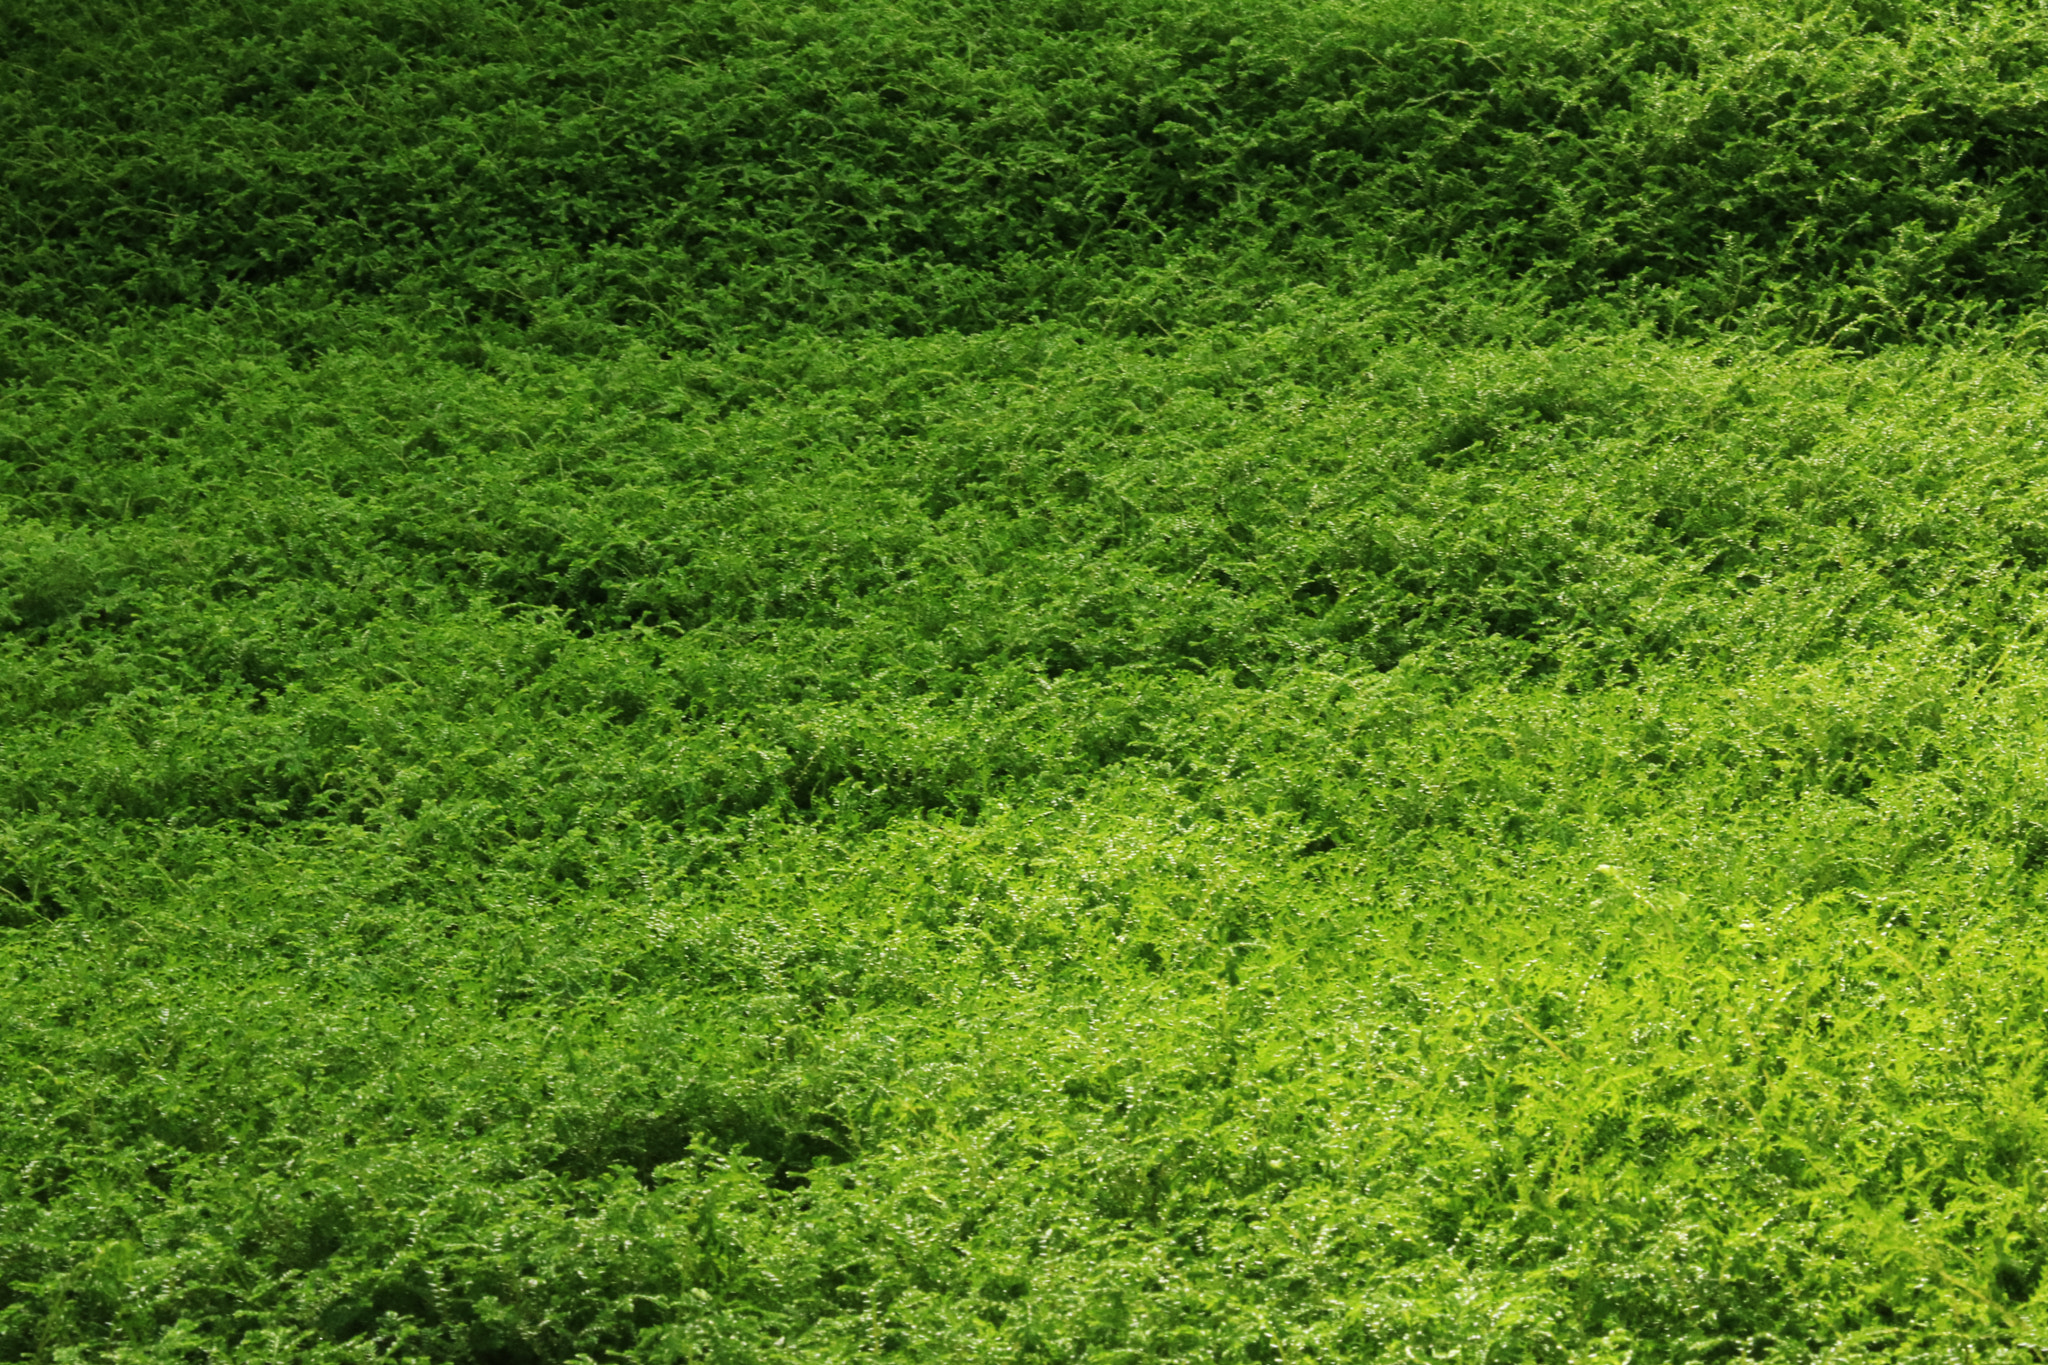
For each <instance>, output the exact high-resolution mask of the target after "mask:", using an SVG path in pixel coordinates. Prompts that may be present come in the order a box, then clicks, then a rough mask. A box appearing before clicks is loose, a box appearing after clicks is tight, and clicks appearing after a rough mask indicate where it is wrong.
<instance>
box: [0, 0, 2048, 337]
mask: <svg viewBox="0 0 2048 1365" xmlns="http://www.w3.org/2000/svg"><path fill="white" fill-rule="evenodd" d="M5 34H6V46H7V48H8V49H9V50H10V52H11V53H12V54H13V56H12V58H11V63H10V67H9V81H8V84H7V86H6V88H5V89H4V90H0V126H4V127H5V128H6V129H7V131H8V140H9V144H10V146H11V148H12V151H11V152H10V154H9V156H8V158H7V161H6V170H5V178H4V180H0V185H4V190H5V193H4V194H0V203H4V204H5V205H6V208H5V209H4V210H0V212H4V213H5V214H6V215H7V216H6V217H5V218H4V219H0V240H4V241H5V242H6V243H7V246H6V248H5V250H6V255H5V256H4V258H0V281H4V284H5V287H6V288H7V289H8V290H9V291H10V292H11V294H12V295H13V297H14V298H15V299H16V300H17V303H16V307H17V308H18V309H20V310H22V311H30V312H36V313H40V314H43V315H46V316H51V317H74V316H85V315H91V316H100V317H104V316H106V315H107V314H108V310H113V311H114V312H115V313H117V314H125V315H129V316H134V315H136V314H138V313H147V311H148V310H150V309H153V308H158V307H162V306H165V305H168V304H176V303H190V304H198V305H202V306H206V307H215V306H218V305H220V304H222V303H225V302H231V301H233V302H247V301H250V300H252V299H255V300H259V301H260V300H269V301H270V303H269V306H271V307H275V308H279V309H282V310H283V311H284V312H286V313H287V314H288V315H291V316H293V317H295V318H298V319H299V321H298V324H297V325H298V326H300V327H305V326H308V325H309V324H307V323H306V322H305V320H304V319H303V318H302V317H300V316H299V315H300V314H302V313H303V312H304V311H305V310H306V308H307V306H308V304H309V301H313V300H321V299H326V298H330V297H333V296H335V295H337V294H339V295H341V296H347V297H356V298H377V299H383V300H386V301H388V302H389V303H391V304H392V305H394V306H397V307H400V308H404V309H407V310H409V311H412V312H414V313H424V314H427V315H431V316H435V317H440V318H446V319H450V320H453V321H455V322H457V323H460V324H464V325H468V326H472V327H475V328H478V329H480V331H481V332H482V333H483V334H484V335H485V336H486V337H489V338H506V337H510V336H519V337H523V338H525V339H526V340H527V341H528V342H534V343H540V344H544V345H548V346H553V347H556V348H559V349H566V350H569V351H572V352H574V351H579V350H587V349H589V348H591V347H604V346H607V345H612V344H616V341H617V339H618V337H619V335H620V332H619V329H620V328H631V329H633V330H634V331H635V332H637V333H639V334H641V335H645V336H655V337H659V338H661V339H662V340H663V341H664V342H667V343H670V344H687V345H690V346H693V347H695V346H703V345H707V344H711V345H715V344H718V343H720V342H722V341H724V340H726V339H729V338H730V337H731V335H733V334H734V332H735V330H736V329H737V330H745V331H750V332H759V331H761V330H762V329H763V327H764V326H765V327H768V328H773V327H779V326H783V325H786V324H789V323H801V324H804V325H807V326H813V327H820V328H825V329H828V330H835V331H836V330H842V329H847V328H854V329H881V330H884V331H892V332H901V333H919V334H923V333H930V332H934V331H943V330H947V329H957V328H968V329H980V328H987V327H992V326H997V325H1000V324H1003V323H1010V322H1018V321H1023V320H1027V319H1031V318H1042V319H1051V318H1061V319H1066V320H1070V321H1075V322H1080V323H1085V324H1086V325H1088V326H1091V327H1098V328H1100V327H1107V328H1109V329H1111V330H1113V331H1118V332H1130V331H1138V332H1147V331H1152V330H1156V329H1160V328H1172V327H1178V326H1186V325H1188V324H1189V323H1191V322H1193V321H1196V320H1199V319H1202V318H1211V319H1215V318H1232V317H1238V316H1241V315H1243V314H1244V313H1245V312H1246V311H1247V310H1250V309H1254V308H1256V307H1257V306H1258V304H1260V303H1261V302H1263V301H1265V300H1266V299H1268V298H1270V297H1271V296H1272V295H1273V294H1274V293H1276V292H1285V291H1286V290H1287V289H1288V288H1291V287H1293V286H1295V285H1298V284H1299V283H1301V282H1302V281H1304V280H1315V281H1320V282H1322V283H1324V284H1325V285H1327V286H1329V287H1332V288H1335V289H1337V290H1339V291H1340V292H1348V291H1350V290H1354V289H1358V288H1365V287H1369V285H1370V282H1371V281H1372V280H1374V279H1376V278H1378V277H1379V274H1380V272H1381V271H1382V270H1383V269H1384V268H1385V266H1386V264H1387V263H1388V262H1393V263H1396V264H1399V263H1402V262H1410V263H1412V262H1416V261H1422V260H1431V259H1439V258H1453V259H1455V260H1457V261H1458V262H1459V263H1460V264H1461V267H1462V268H1464V269H1466V270H1472V271H1479V272H1482V273H1490V274H1495V275H1498V276H1501V277H1512V278H1518V279H1523V280H1526V281H1527V282H1528V283H1529V284H1530V285H1531V287H1533V288H1535V289H1537V290H1539V291H1540V292H1541V293H1542V295H1543V296H1544V297H1546V298H1548V299H1549V300H1551V301H1552V302H1554V303H1559V304H1572V303H1579V304H1588V305H1598V307H1597V309H1596V311H1598V310H1619V311H1620V312H1621V313H1622V314H1623V315H1626V316H1628V317H1631V318H1637V319H1641V320H1646V321H1650V322H1653V323H1655V324H1656V325H1658V326H1661V327H1666V328H1670V329H1674V330H1677V331H1680V332H1687V331H1694V330H1698V329H1701V328H1708V329H1711V328H1717V327H1727V326H1735V327H1742V328H1747V329H1751V330H1757V329H1761V330H1764V331H1769V332H1772V333H1780V332H1782V333H1785V334H1788V335H1792V336H1794V337H1795V338H1802V339H1807V340H1816V341H1824V342H1827V343H1829V344H1851V345H1869V344H1874V343H1878V342H1884V341H1890V340H1896V339H1899V338H1902V337H1913V336H1918V335H1921V334H1923V333H1927V332H1928V331H1929V329H1934V330H1937V331H1938V330H1940V329H1941V328H1942V327H1945V326H1946V327H1953V326H1955V325H1958V324H1961V323H1966V322H1968V321H1970V320H1972V319H1976V318H1979V317H1982V316H1984V315H1986V314H1996V313H2000V312H2006V311H2009V310H2010V309H2011V307H2012V305H2013V304H2015V303H2016V302H2026V303H2031V302H2032V301H2033V300H2034V299H2035V298H2036V297H2037V296H2038V294H2039V292H2040V290H2041V288H2042V286H2043V284H2044V276H2043V275H2042V273H2041V267H2040V263H2039V262H2040V255H2039V251H2038V249H2037V248H2035V247H2034V246H2033V245H2032V243H2033V242H2034V240H2035V237H2036V235H2037V234H2038V233H2039V232H2040V231H2041V228H2042V226H2043V223H2044V214H2048V197H2044V195H2048V191H2044V186H2043V182H2042V179H2041V173H2040V170H2039V167H2038V165H2037V164H2036V163H2037V157H2036V155H2035V147H2036V144H2037V142H2038V140H2039V138H2040V137H2041V136H2042V133H2043V129H2044V126H2048V124H2044V118H2048V104H2044V95H2048V86H2044V84H2043V82H2044V77H2043V76H2042V74H2041V73H2042V71H2043V69H2044V46H2043V44H2044V41H2048V39H2044V29H2043V28H2042V21H2041V18H2040V15H2039V13H2038V11H2037V10H2036V8H2035V7H2033V6H2030V5H1995V6H1966V7H1962V8H1958V9H1943V8H1938V7H1935V6H1931V5H1930V6H1922V5H1917V4H1915V5H1897V6H1855V5H1839V4H1838V5H1828V4H1822V5H1811V6H1809V5H1798V6H1792V7H1776V8H1765V9H1757V8H1754V7H1750V6H1747V5H1741V4H1732V3H1713V4H1708V3H1700V4H1672V5H1657V6H1652V5H1647V4H1642V3H1636V0H1575V2H1574V3H1573V4H1572V5H1569V6H1566V5H1558V6H1552V7H1547V8H1540V9H1524V8H1521V7H1517V6H1510V5H1507V4H1505V3H1474V4H1457V5H1438V6H1434V7H1432V6H1427V5H1421V6H1418V5H1414V4H1409V3H1403V4H1400V5H1390V4H1380V3H1371V4H1360V3H1322V4H1314V5H1300V4H1276V3H1261V4H1248V3H1243V2H1242V0H1232V3H1228V4H1223V3H1208V2H1207V0H1203V2H1202V3H1191V2H1190V0H1173V2H1172V3H1162V0H1123V3H1116V4H1111V3H1106V2H1105V3H1086V2H1082V0H1035V3H1032V4H1027V5H1001V6H991V5H984V4H978V3H957V2H956V0H955V2H949V0H915V3H911V4H895V3H890V4H881V3H870V2H869V0H860V2H858V3H846V4H829V5H821V6H817V7H812V8H799V7H794V6H789V7H762V6H758V5H755V4H751V3H739V2H738V0H703V2H702V3H693V4H689V5H684V6H675V7H670V6H661V5H647V4H628V5H622V6H618V7H614V8H607V9H602V10H600V9H593V8H588V7H581V6H571V5H564V4H554V3H541V2H539V0H447V2H446V3H441V4H437V5H435V6H433V7H431V9H428V10H423V9H422V8H421V7H420V6H419V5H417V4H414V3H410V2H409V0H408V3H403V4H397V3H390V2H389V0H369V2H367V3H359V4H357V3H351V4H335V3H300V4H295V5H291V6H286V7H284V8H283V9H282V10H279V9H277V8H275V7H271V8H263V9H260V10H258V9H251V8H250V7H248V6H246V5H241V4H227V3H221V4H209V5H196V6H195V5H191V4H186V3H177V4H163V3H154V2H152V3H141V4H136V5H132V6H129V7H126V8H125V9H122V10H108V9H105V8H104V7H101V8H100V9H96V10H93V11H89V12H88V11H79V10H77V9H75V8H74V7H70V6H63V5H58V4H56V3H54V0H49V2H45V0H35V2H34V3H24V4H21V5H19V6H16V7H15V10H14V13H13V16H12V17H11V18H10V19H9V20H8V21H7V28H6V30H5ZM1190 290H1191V291H1192V293H1193V294H1194V295H1195V297H1194V298H1193V299H1190V298H1187V297H1184V295H1185V294H1186V293H1187V292H1188V291H1190ZM318 338H319V333H318V332H317V329H316V331H315V332H314V334H313V336H311V337H307V336H304V335H302V336H301V337H300V338H299V341H300V344H304V345H309V346H312V345H319V344H322V343H321V342H320V341H319V339H318Z"/></svg>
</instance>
